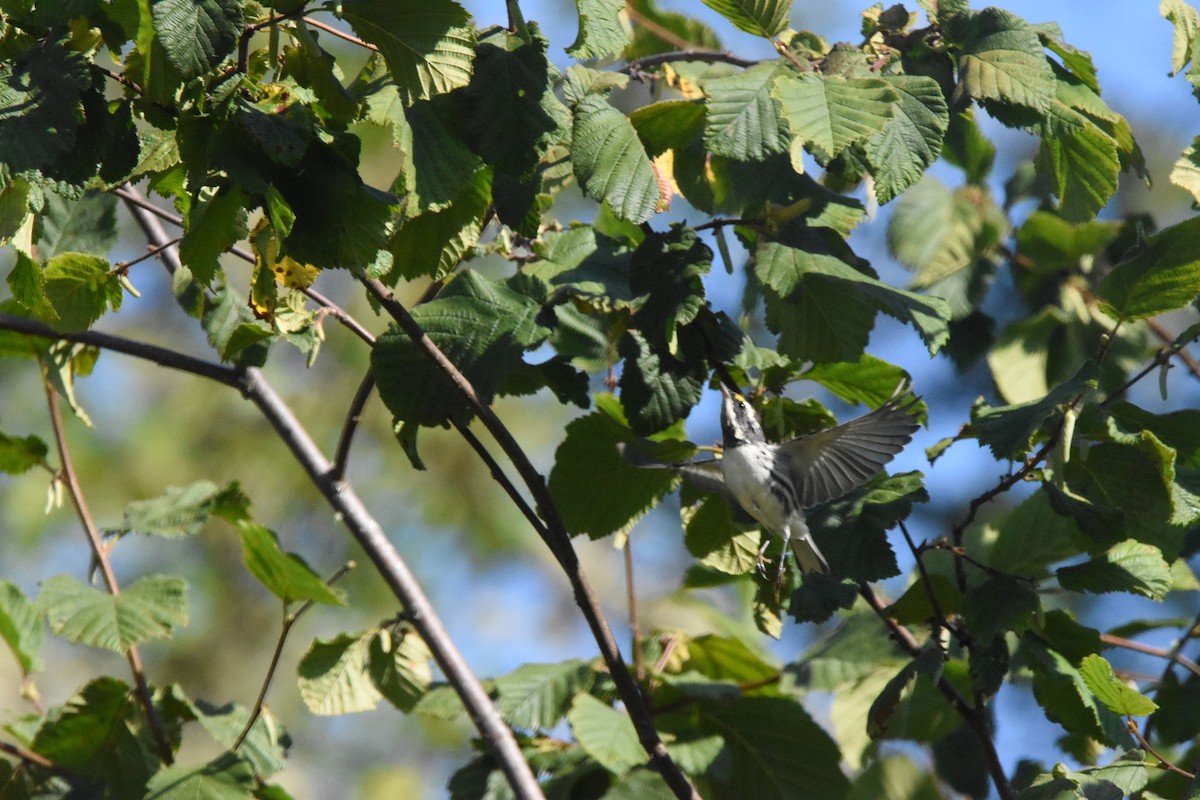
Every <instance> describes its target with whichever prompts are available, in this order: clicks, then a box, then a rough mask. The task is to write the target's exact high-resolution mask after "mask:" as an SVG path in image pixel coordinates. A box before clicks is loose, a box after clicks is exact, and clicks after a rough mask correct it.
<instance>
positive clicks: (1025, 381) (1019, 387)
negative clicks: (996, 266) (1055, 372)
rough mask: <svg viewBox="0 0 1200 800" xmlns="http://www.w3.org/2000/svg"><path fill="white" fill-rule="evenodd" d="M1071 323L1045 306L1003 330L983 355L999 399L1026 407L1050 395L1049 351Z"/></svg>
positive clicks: (1055, 307) (1068, 318) (1050, 306)
mask: <svg viewBox="0 0 1200 800" xmlns="http://www.w3.org/2000/svg"><path fill="white" fill-rule="evenodd" d="M1071 322H1072V318H1071V317H1070V316H1069V315H1068V314H1067V313H1066V312H1064V311H1063V310H1062V309H1061V308H1059V307H1057V306H1053V305H1048V306H1044V307H1043V308H1042V309H1041V310H1040V311H1038V312H1036V313H1034V314H1031V315H1028V316H1025V317H1023V318H1018V319H1016V320H1013V321H1012V322H1011V323H1009V324H1008V326H1007V327H1005V329H1004V330H1003V331H1002V332H1001V333H1000V335H999V336H998V337H997V338H996V341H995V343H994V344H993V345H992V348H991V350H990V351H988V354H987V363H988V367H989V368H990V369H991V371H992V380H994V381H995V382H996V388H997V389H998V390H999V391H1000V396H1001V397H1003V398H1004V399H1005V400H1007V401H1008V402H1010V403H1030V402H1034V401H1037V400H1041V399H1042V398H1043V397H1045V396H1046V395H1047V394H1048V393H1049V392H1050V390H1051V388H1053V386H1054V385H1055V384H1056V383H1057V381H1056V380H1054V379H1053V377H1052V376H1051V372H1052V369H1051V361H1050V358H1051V350H1052V348H1054V347H1055V346H1056V345H1058V344H1059V343H1060V342H1061V341H1062V338H1063V336H1064V335H1065V334H1066V331H1067V329H1068V326H1069V325H1070V324H1071Z"/></svg>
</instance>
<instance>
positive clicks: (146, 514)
mask: <svg viewBox="0 0 1200 800" xmlns="http://www.w3.org/2000/svg"><path fill="white" fill-rule="evenodd" d="M226 491H228V489H224V490H223V489H219V488H218V487H217V485H216V484H214V483H210V482H208V481H197V482H196V483H193V484H189V485H188V486H183V487H177V486H170V487H167V489H166V491H164V492H163V493H162V495H161V496H159V497H155V498H152V499H149V500H135V501H134V502H132V503H130V504H129V505H127V506H126V507H125V525H124V529H125V530H126V531H129V532H130V533H140V534H143V535H145V536H162V537H164V538H167V539H179V538H182V537H184V536H194V535H195V534H197V533H199V532H200V529H201V528H202V527H204V523H205V522H207V521H208V517H209V514H210V513H211V511H212V509H213V506H214V505H215V504H216V503H217V501H218V500H219V499H220V498H221V496H222V495H223V494H224V493H225V492H226Z"/></svg>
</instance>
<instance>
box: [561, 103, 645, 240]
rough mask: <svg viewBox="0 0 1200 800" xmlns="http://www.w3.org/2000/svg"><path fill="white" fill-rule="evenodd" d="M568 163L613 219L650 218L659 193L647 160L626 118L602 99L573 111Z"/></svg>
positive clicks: (642, 220)
mask: <svg viewBox="0 0 1200 800" xmlns="http://www.w3.org/2000/svg"><path fill="white" fill-rule="evenodd" d="M571 161H572V163H573V165H574V168H575V177H577V178H578V179H579V182H580V183H581V184H582V185H583V188H584V190H585V191H586V192H587V193H588V195H589V196H591V197H592V198H594V199H596V200H603V201H606V202H607V203H608V204H609V205H610V206H611V207H612V209H613V211H614V212H616V214H617V216H619V217H621V218H622V219H627V220H629V221H631V222H645V221H647V220H648V219H650V217H651V216H653V215H654V212H655V210H656V209H657V207H658V203H659V197H660V190H659V186H658V181H657V180H656V178H655V175H654V167H653V166H652V165H651V163H650V157H649V156H647V155H646V150H645V148H643V147H642V143H641V140H640V139H638V136H637V132H636V131H635V130H634V129H633V125H632V124H631V123H630V122H629V118H628V117H626V116H625V115H624V114H622V113H621V112H620V111H618V110H617V109H615V108H613V107H612V106H611V105H609V104H608V102H607V101H606V100H605V99H604V98H603V97H601V96H598V95H588V96H586V97H584V98H583V99H582V100H581V101H580V103H579V105H578V106H577V107H576V109H575V129H574V134H573V136H572V144H571Z"/></svg>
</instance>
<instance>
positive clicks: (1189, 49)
mask: <svg viewBox="0 0 1200 800" xmlns="http://www.w3.org/2000/svg"><path fill="white" fill-rule="evenodd" d="M1158 13H1159V14H1161V15H1162V17H1163V19H1165V20H1166V21H1167V22H1169V23H1171V25H1172V26H1173V27H1174V29H1175V40H1174V43H1173V47H1172V51H1171V74H1172V75H1178V74H1179V73H1180V72H1181V71H1182V70H1183V68H1184V67H1186V66H1187V65H1188V63H1189V62H1190V61H1192V59H1193V57H1194V55H1195V53H1194V50H1195V44H1196V35H1197V31H1198V30H1200V13H1197V11H1196V9H1195V8H1194V7H1193V6H1192V5H1191V4H1189V3H1187V2H1186V0H1160V1H1159V4H1158Z"/></svg>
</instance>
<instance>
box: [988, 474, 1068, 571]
mask: <svg viewBox="0 0 1200 800" xmlns="http://www.w3.org/2000/svg"><path fill="white" fill-rule="evenodd" d="M1078 536H1079V529H1078V528H1077V527H1076V526H1075V524H1074V523H1073V522H1072V521H1071V519H1070V518H1069V517H1066V516H1060V515H1059V514H1058V513H1056V511H1055V509H1054V506H1053V501H1052V500H1051V498H1050V494H1049V492H1035V493H1034V494H1031V495H1030V496H1029V497H1027V498H1026V499H1025V500H1023V501H1021V504H1020V505H1018V506H1017V507H1016V508H1014V509H1012V510H1011V511H1009V512H1008V513H1007V514H1006V515H1005V516H1004V518H1003V519H1002V520H1001V521H1000V529H999V532H998V533H997V535H996V540H995V541H994V542H993V543H992V549H991V551H990V552H989V553H988V557H987V563H988V564H989V565H990V566H992V567H994V568H995V569H998V570H1002V571H1004V572H1007V573H1010V574H1013V575H1029V576H1040V575H1041V574H1042V573H1043V571H1044V570H1045V569H1046V568H1047V567H1049V566H1050V565H1051V564H1054V563H1055V562H1058V561H1062V560H1063V559H1066V558H1070V557H1071V556H1073V555H1075V554H1076V553H1078V551H1079V546H1078Z"/></svg>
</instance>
